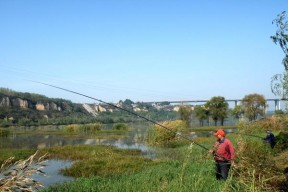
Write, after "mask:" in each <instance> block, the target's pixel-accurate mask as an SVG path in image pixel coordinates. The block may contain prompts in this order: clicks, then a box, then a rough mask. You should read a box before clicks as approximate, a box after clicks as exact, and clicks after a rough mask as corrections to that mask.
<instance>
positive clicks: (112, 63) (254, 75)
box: [0, 0, 288, 103]
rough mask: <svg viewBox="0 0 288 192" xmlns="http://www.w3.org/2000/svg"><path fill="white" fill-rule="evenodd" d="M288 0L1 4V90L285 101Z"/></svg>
mask: <svg viewBox="0 0 288 192" xmlns="http://www.w3.org/2000/svg"><path fill="white" fill-rule="evenodd" d="M287 8H288V1H287V0H277V1H272V0H261V1H260V0H254V1H251V0H242V1H235V0H230V1H228V0H218V1H199V0H198V1H195V0H178V1H172V0H134V1H132V0H93V1H92V0H91V1H90V0H74V1H73V0H61V1H59V0H41V1H39V0H37V1H36V0H25V1H23V0H12V1H11V0H0V29H1V30H0V76H1V78H0V87H4V88H10V89H13V90H15V91H21V92H32V93H38V94H43V95H46V96H48V97H53V98H64V99H69V100H71V101H73V102H81V103H82V102H87V103H92V102H94V101H93V100H91V99H87V98H84V97H81V96H77V95H74V94H71V93H67V92H64V91H61V90H58V89H55V88H51V87H47V86H44V85H41V84H37V83H34V82H31V81H28V80H32V81H40V82H44V83H49V84H53V85H56V86H60V87H63V88H66V89H71V90H73V91H76V92H80V93H82V94H86V95H89V96H91V97H95V98H97V99H101V100H104V101H106V102H118V101H119V100H125V99H131V100H132V101H134V102H137V101H172V100H198V99H210V98H212V97H213V96H223V97H225V98H226V99H242V98H243V97H244V96H245V95H247V94H252V93H258V94H262V95H264V96H265V97H266V98H277V97H276V96H274V95H273V94H272V92H271V89H270V81H271V77H272V76H273V75H275V74H278V73H282V72H283V71H284V67H283V66H282V64H281V61H282V59H283V57H284V54H283V52H282V50H281V48H280V47H279V46H278V45H275V44H274V43H273V42H272V40H271V39H270V36H271V35H274V34H275V32H276V26H275V25H273V24H272V21H273V20H274V19H275V18H276V17H277V15H278V14H279V13H281V12H282V11H288V10H287Z"/></svg>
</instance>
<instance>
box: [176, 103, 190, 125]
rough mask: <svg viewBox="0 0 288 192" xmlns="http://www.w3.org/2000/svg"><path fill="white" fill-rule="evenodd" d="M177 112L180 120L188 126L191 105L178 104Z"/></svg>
mask: <svg viewBox="0 0 288 192" xmlns="http://www.w3.org/2000/svg"><path fill="white" fill-rule="evenodd" d="M179 114H180V120H182V121H184V122H185V123H186V125H187V127H189V121H190V116H191V114H192V108H191V106H184V105H182V106H180V108H179Z"/></svg>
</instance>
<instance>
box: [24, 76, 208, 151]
mask: <svg viewBox="0 0 288 192" xmlns="http://www.w3.org/2000/svg"><path fill="white" fill-rule="evenodd" d="M29 81H31V80H29ZM31 82H34V83H39V84H42V85H46V86H49V87H54V88H56V89H60V90H63V91H66V92H70V93H74V94H76V95H81V96H83V97H87V98H89V99H92V100H95V101H98V102H101V103H105V104H106V105H109V106H112V107H114V108H117V109H120V110H123V111H126V112H127V113H130V114H132V115H134V116H137V117H139V118H142V119H145V120H146V121H149V122H151V123H154V124H155V125H158V126H160V127H162V128H164V129H165V130H167V131H169V132H171V133H174V134H176V135H178V136H179V137H181V138H183V139H186V140H188V141H189V142H192V143H194V144H195V145H197V146H199V147H201V148H203V149H205V150H207V151H209V149H208V148H207V147H205V146H203V145H201V144H199V143H197V142H195V141H192V140H191V139H189V138H188V137H185V136H183V135H181V134H178V133H177V132H175V131H173V130H171V129H169V128H168V127H165V126H164V125H161V124H160V123H157V122H156V121H153V120H151V119H148V118H147V117H144V116H142V115H139V114H137V113H135V112H133V111H130V110H127V109H124V108H122V107H119V106H117V105H114V104H112V103H107V102H105V101H102V100H100V99H96V98H94V97H90V96H88V95H85V94H82V93H78V92H76V91H72V90H69V89H65V88H62V87H58V86H55V85H51V84H47V83H42V82H39V81H31Z"/></svg>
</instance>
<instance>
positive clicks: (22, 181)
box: [0, 152, 47, 192]
mask: <svg viewBox="0 0 288 192" xmlns="http://www.w3.org/2000/svg"><path fill="white" fill-rule="evenodd" d="M36 155H37V152H36V153H34V154H33V155H31V156H30V157H29V158H27V159H25V160H19V161H17V162H15V163H13V159H14V158H13V157H10V158H8V159H7V160H6V161H4V162H3V163H2V165H1V174H2V175H3V177H2V178H1V179H0V191H3V192H5V191H7V192H10V191H26V192H32V191H34V190H38V189H39V188H40V187H43V185H42V184H41V183H40V182H37V181H35V180H33V179H32V175H33V174H42V175H45V173H44V172H43V171H42V170H41V169H42V168H43V167H44V166H45V164H44V163H45V158H46V157H47V155H46V154H45V155H43V156H41V157H39V158H38V159H35V157H36Z"/></svg>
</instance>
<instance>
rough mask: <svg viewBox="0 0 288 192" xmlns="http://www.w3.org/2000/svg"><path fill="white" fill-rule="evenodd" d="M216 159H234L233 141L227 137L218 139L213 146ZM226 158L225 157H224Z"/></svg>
mask: <svg viewBox="0 0 288 192" xmlns="http://www.w3.org/2000/svg"><path fill="white" fill-rule="evenodd" d="M213 152H214V159H215V160H216V161H223V160H234V147H233V144H232V143H231V141H230V140H229V139H227V138H225V137H224V138H223V139H222V140H217V141H216V142H215V144H214V147H213ZM221 157H223V158H225V159H223V158H221Z"/></svg>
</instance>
